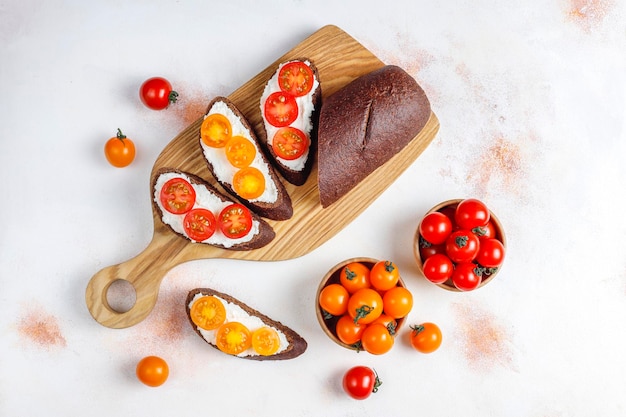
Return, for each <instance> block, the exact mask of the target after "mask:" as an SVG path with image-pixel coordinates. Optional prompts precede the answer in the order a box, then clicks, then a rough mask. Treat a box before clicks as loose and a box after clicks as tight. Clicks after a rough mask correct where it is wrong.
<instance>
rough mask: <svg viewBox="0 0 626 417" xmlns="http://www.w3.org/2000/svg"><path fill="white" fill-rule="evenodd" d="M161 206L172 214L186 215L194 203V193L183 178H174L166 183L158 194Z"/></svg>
mask: <svg viewBox="0 0 626 417" xmlns="http://www.w3.org/2000/svg"><path fill="white" fill-rule="evenodd" d="M160 200H161V204H162V205H163V207H164V208H165V210H167V211H169V212H170V213H173V214H184V213H187V212H188V211H189V210H191V208H192V207H193V205H194V204H195V202H196V191H195V190H194V188H193V187H192V186H191V184H190V183H189V182H188V181H186V180H185V179H183V178H180V177H176V178H172V179H171V180H169V181H167V182H166V183H165V184H164V185H163V188H161V193H160Z"/></svg>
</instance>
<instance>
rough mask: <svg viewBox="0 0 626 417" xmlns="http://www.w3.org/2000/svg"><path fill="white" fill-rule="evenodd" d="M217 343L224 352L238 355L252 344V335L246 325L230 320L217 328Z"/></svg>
mask: <svg viewBox="0 0 626 417" xmlns="http://www.w3.org/2000/svg"><path fill="white" fill-rule="evenodd" d="M215 344H216V346H217V348H218V349H219V350H221V351H222V352H224V353H228V354H231V355H238V354H240V353H242V352H244V351H246V350H247V349H248V348H249V347H250V346H252V335H251V334H250V330H249V329H248V328H247V327H246V326H245V325H243V324H241V323H240V322H238V321H229V322H226V323H224V324H222V325H221V326H220V327H219V329H217V333H216V335H215Z"/></svg>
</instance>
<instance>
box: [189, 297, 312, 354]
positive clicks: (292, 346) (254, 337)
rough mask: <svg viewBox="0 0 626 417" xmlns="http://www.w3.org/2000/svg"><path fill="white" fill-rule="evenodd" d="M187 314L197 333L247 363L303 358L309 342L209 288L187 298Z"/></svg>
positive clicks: (242, 304)
mask: <svg viewBox="0 0 626 417" xmlns="http://www.w3.org/2000/svg"><path fill="white" fill-rule="evenodd" d="M186 311H187V316H188V317H189V321H190V323H191V325H192V326H193V329H194V330H195V331H196V333H197V334H198V335H199V336H200V337H202V338H203V339H204V340H205V341H206V342H207V343H208V344H209V345H211V346H213V347H214V348H216V349H219V350H220V351H222V352H224V353H227V354H230V355H234V356H237V357H240V358H244V359H253V360H259V361H262V360H282V359H293V358H295V357H297V356H300V355H301V354H302V353H304V351H305V350H306V348H307V343H306V341H305V340H304V339H303V338H302V337H301V336H300V335H298V334H297V333H296V332H295V331H293V330H292V329H290V328H288V327H286V326H285V325H283V324H282V323H280V322H278V321H275V320H272V319H270V318H269V317H267V316H265V315H263V314H261V313H259V312H258V311H257V310H255V309H253V308H252V307H250V306H248V305H246V304H244V303H243V302H241V301H239V300H237V299H235V298H234V297H232V296H230V295H227V294H224V293H221V292H218V291H215V290H213V289H210V288H196V289H194V290H191V291H190V292H189V294H188V295H187V301H186Z"/></svg>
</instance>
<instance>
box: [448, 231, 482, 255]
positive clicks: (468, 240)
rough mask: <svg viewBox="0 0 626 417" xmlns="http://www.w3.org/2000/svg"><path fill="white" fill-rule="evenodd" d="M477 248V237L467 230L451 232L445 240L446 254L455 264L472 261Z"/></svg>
mask: <svg viewBox="0 0 626 417" xmlns="http://www.w3.org/2000/svg"><path fill="white" fill-rule="evenodd" d="M479 247H480V241H479V240H478V237H477V236H476V235H475V234H474V233H472V232H471V231H469V230H457V231H455V232H452V234H450V236H448V239H447V240H446V254H447V255H448V257H449V258H450V259H451V260H452V262H455V263H458V262H470V261H472V260H473V259H474V258H475V257H476V254H477V253H478V249H479Z"/></svg>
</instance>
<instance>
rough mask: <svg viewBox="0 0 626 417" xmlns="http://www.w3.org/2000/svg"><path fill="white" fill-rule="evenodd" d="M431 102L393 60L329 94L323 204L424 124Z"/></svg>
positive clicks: (321, 148) (321, 137) (322, 129)
mask: <svg viewBox="0 0 626 417" xmlns="http://www.w3.org/2000/svg"><path fill="white" fill-rule="evenodd" d="M430 113H431V110H430V103H429V101H428V98H427V97H426V94H425V93H424V91H423V90H422V88H421V87H420V86H419V84H417V82H416V81H415V79H414V78H413V77H411V76H410V75H409V74H407V73H406V72H405V71H404V70H403V69H401V68H399V67H397V66H393V65H388V66H384V67H382V68H380V69H378V70H375V71H373V72H371V73H368V74H366V75H363V76H361V77H359V78H357V79H355V80H354V81H352V82H351V83H349V84H347V85H346V86H344V87H343V88H342V89H340V90H339V91H337V92H335V93H333V94H332V95H330V96H329V97H326V98H325V99H324V103H323V104H322V109H321V112H320V119H319V130H318V155H317V159H318V186H319V193H320V202H321V204H322V207H328V206H330V205H331V204H332V203H334V202H335V201H337V200H339V199H340V198H341V197H343V196H344V195H345V194H346V193H348V192H349V191H350V190H352V189H353V188H354V187H355V186H356V185H357V184H358V183H360V182H361V181H362V180H363V179H364V178H365V177H367V176H368V175H369V174H370V173H372V172H373V171H374V170H375V169H376V168H378V167H379V166H381V165H383V164H384V163H385V162H387V161H388V160H389V159H391V158H392V157H393V156H394V155H396V154H397V153H398V152H400V151H401V150H402V149H403V148H404V147H405V146H406V145H407V144H408V143H409V142H410V141H411V140H412V139H413V138H414V137H415V136H417V134H418V133H419V132H420V131H421V130H422V129H423V128H424V126H425V125H426V123H427V121H428V118H429V117H430Z"/></svg>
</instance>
